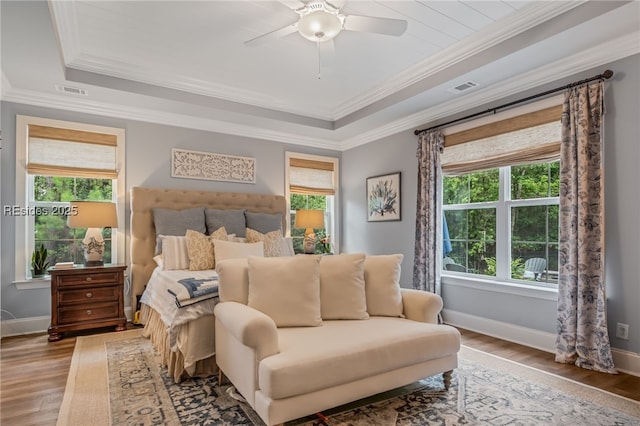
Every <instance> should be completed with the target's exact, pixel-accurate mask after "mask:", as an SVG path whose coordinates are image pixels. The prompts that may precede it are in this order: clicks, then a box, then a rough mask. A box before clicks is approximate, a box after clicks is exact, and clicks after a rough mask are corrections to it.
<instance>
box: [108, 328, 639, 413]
mask: <svg viewBox="0 0 640 426" xmlns="http://www.w3.org/2000/svg"><path fill="white" fill-rule="evenodd" d="M105 344H106V350H107V362H108V376H109V393H110V410H111V419H112V424H113V425H194V426H195V425H198V426H200V425H234V426H235V425H255V426H262V425H264V423H263V422H262V421H261V419H260V418H259V417H258V416H257V415H256V414H255V413H254V412H253V410H252V409H251V408H250V407H249V406H248V405H247V404H246V403H244V402H243V401H242V397H241V396H240V395H239V394H238V393H237V392H235V389H234V388H233V387H232V386H230V385H229V384H226V385H223V386H219V385H218V383H217V378H216V377H210V378H206V379H190V380H187V381H185V382H183V383H180V384H175V383H174V382H173V380H172V379H171V378H170V377H169V376H168V375H167V374H166V372H165V370H166V369H161V368H160V366H159V364H158V360H157V358H156V356H155V355H154V353H153V350H152V348H151V345H150V343H149V341H148V340H146V339H143V338H138V337H137V338H132V339H127V340H120V341H111V342H106V343H105ZM464 349H465V351H463V352H461V355H462V356H461V360H460V367H459V368H458V369H457V370H456V373H455V374H454V378H453V381H452V385H451V388H450V389H449V390H448V391H445V390H444V388H443V384H442V377H441V376H440V375H439V376H435V377H431V378H427V379H424V380H421V381H419V382H416V383H414V384H412V385H410V386H406V387H403V388H400V389H396V390H393V391H390V392H386V393H383V394H380V395H376V396H374V397H370V398H367V399H364V400H361V401H357V402H355V403H352V404H348V405H346V406H343V407H338V408H337V409H333V410H328V411H326V412H324V415H325V416H326V417H327V419H326V420H324V421H323V420H321V419H319V418H316V417H309V418H305V419H299V420H296V421H293V422H289V423H287V425H305V426H311V425H313V426H321V425H331V426H337V425H339V426H360V425H362V426H365V425H366V426H369V425H380V426H386V425H396V424H397V425H403V426H404V425H420V426H424V425H492V426H494V425H536V426H538V425H640V404H638V403H636V402H633V401H630V400H627V399H625V398H619V397H615V398H614V400H616V398H618V399H619V401H618V402H620V407H616V408H618V409H615V408H612V407H610V406H604V405H601V404H600V403H598V402H597V401H604V399H605V397H607V398H612V397H614V396H612V395H611V394H607V393H605V392H601V391H599V390H597V389H593V388H589V387H586V386H582V385H579V384H576V383H573V382H570V381H566V382H568V383H569V384H571V385H572V386H577V387H578V388H579V389H580V390H581V391H582V392H585V393H584V395H581V396H580V397H579V396H576V394H575V392H568V391H567V389H562V390H559V389H556V388H554V387H552V386H549V385H548V384H545V383H544V380H543V381H542V382H540V381H536V380H530V379H529V378H523V377H521V376H516V375H513V374H511V373H509V372H505V371H504V368H500V369H499V370H497V369H494V368H493V366H492V367H489V366H487V365H485V364H484V363H480V362H477V360H470V359H469V358H474V357H471V356H469V355H473V351H472V350H470V349H468V348H464ZM469 351H472V352H470V353H468V354H467V352H469ZM465 354H466V355H465ZM485 356H486V355H485ZM494 358H495V357H494ZM496 359H497V360H499V359H498V358H496ZM500 362H503V363H508V361H504V360H501V361H500ZM502 367H504V366H502ZM519 368H522V367H519ZM535 372H536V374H538V375H540V374H542V375H544V374H546V373H542V372H539V371H535ZM548 376H552V375H548ZM552 377H553V378H554V380H561V381H562V380H563V379H558V378H557V377H556V376H552ZM616 401H617V400H616ZM609 405H611V404H609ZM621 409H622V410H621Z"/></svg>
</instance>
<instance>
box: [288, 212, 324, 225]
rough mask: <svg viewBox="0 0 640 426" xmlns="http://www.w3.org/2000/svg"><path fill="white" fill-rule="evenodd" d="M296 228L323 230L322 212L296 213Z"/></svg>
mask: <svg viewBox="0 0 640 426" xmlns="http://www.w3.org/2000/svg"><path fill="white" fill-rule="evenodd" d="M295 227H296V228H324V212H323V211H322V210H298V211H296V224H295Z"/></svg>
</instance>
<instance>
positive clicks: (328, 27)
mask: <svg viewBox="0 0 640 426" xmlns="http://www.w3.org/2000/svg"><path fill="white" fill-rule="evenodd" d="M341 29H342V20H341V19H340V18H339V17H338V16H337V15H336V14H333V13H329V12H327V11H324V10H319V11H316V12H311V13H309V14H307V15H304V16H302V17H301V18H300V20H299V21H298V31H299V32H300V34H301V35H302V36H303V37H304V38H306V39H308V40H311V41H327V40H331V39H332V38H334V37H335V36H337V35H338V33H339V32H340V30H341Z"/></svg>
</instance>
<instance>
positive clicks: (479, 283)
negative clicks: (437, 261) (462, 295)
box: [442, 273, 558, 301]
mask: <svg viewBox="0 0 640 426" xmlns="http://www.w3.org/2000/svg"><path fill="white" fill-rule="evenodd" d="M442 284H444V285H451V286H457V287H468V288H473V289H476V290H483V291H492V292H495V293H505V294H513V295H517V296H522V297H532V298H536V299H543V300H551V301H557V300H558V289H557V288H556V287H544V286H535V285H528V284H520V283H514V282H508V281H498V280H492V279H488V278H480V277H470V276H463V275H457V274H456V275H453V274H445V273H443V274H442Z"/></svg>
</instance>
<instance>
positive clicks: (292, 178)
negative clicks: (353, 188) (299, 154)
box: [289, 158, 335, 195]
mask: <svg viewBox="0 0 640 426" xmlns="http://www.w3.org/2000/svg"><path fill="white" fill-rule="evenodd" d="M333 176H334V174H333V163H329V162H324V161H316V160H306V159H301V158H291V160H290V163H289V190H290V192H291V193H293V194H305V195H334V194H335V188H334V183H333Z"/></svg>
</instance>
